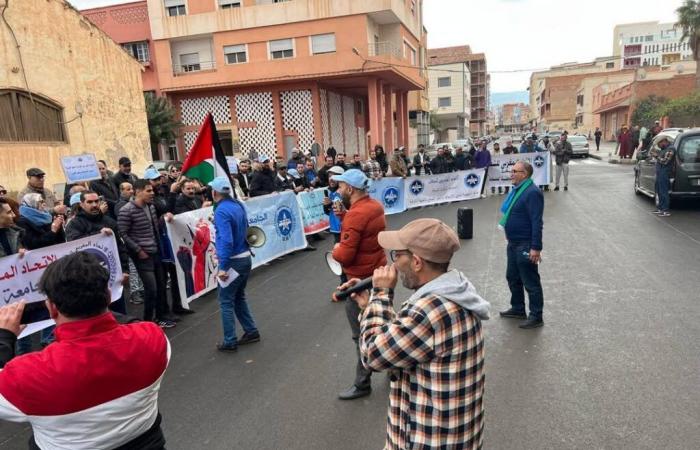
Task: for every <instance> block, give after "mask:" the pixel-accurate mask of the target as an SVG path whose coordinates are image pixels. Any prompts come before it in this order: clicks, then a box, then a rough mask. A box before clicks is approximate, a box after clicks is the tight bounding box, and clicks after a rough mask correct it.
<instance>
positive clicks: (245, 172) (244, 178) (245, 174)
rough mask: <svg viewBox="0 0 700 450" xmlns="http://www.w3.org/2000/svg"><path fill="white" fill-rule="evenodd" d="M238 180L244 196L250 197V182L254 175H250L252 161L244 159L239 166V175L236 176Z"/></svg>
mask: <svg viewBox="0 0 700 450" xmlns="http://www.w3.org/2000/svg"><path fill="white" fill-rule="evenodd" d="M235 178H236V179H237V180H238V187H240V188H241V191H242V192H243V195H244V196H246V197H250V182H251V179H252V175H251V173H250V160H248V159H244V160H243V161H241V162H240V164H238V173H237V174H236V175H235Z"/></svg>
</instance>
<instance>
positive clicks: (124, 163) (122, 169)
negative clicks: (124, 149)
mask: <svg viewBox="0 0 700 450" xmlns="http://www.w3.org/2000/svg"><path fill="white" fill-rule="evenodd" d="M124 182H126V183H131V185H132V186H133V185H134V183H135V182H136V176H135V175H134V174H132V173H131V160H130V159H129V158H127V157H126V156H122V157H121V158H119V172H117V173H115V174H114V176H112V183H114V186H116V187H117V189H119V186H120V185H121V184H122V183H124Z"/></svg>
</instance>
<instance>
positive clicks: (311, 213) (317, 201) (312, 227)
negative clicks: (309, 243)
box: [297, 189, 330, 235]
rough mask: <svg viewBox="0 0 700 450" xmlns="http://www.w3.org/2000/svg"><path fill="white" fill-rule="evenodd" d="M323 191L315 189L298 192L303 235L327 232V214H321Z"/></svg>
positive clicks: (328, 223) (328, 222)
mask: <svg viewBox="0 0 700 450" xmlns="http://www.w3.org/2000/svg"><path fill="white" fill-rule="evenodd" d="M324 190H325V189H315V190H313V191H308V192H299V194H298V195H297V201H298V202H299V208H300V209H301V215H302V217H303V218H304V234H307V235H308V234H314V233H318V232H320V231H323V230H327V229H328V227H329V226H330V221H329V219H328V214H326V213H324V212H323V198H324V193H323V191H324Z"/></svg>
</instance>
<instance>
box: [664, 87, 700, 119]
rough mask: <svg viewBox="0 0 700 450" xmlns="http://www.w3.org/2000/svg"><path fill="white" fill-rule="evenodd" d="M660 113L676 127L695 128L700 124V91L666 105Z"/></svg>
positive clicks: (670, 101)
mask: <svg viewBox="0 0 700 450" xmlns="http://www.w3.org/2000/svg"><path fill="white" fill-rule="evenodd" d="M659 112H661V114H662V115H664V116H668V118H669V120H670V121H671V124H672V125H673V126H674V127H693V126H697V125H698V124H700V91H696V92H694V93H692V94H690V95H686V96H685V97H680V98H675V99H673V100H669V101H668V102H666V103H664V104H663V105H662V106H661V108H660V110H659Z"/></svg>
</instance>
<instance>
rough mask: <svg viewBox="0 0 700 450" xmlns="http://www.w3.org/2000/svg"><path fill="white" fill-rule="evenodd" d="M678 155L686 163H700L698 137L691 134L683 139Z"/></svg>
mask: <svg viewBox="0 0 700 450" xmlns="http://www.w3.org/2000/svg"><path fill="white" fill-rule="evenodd" d="M678 156H679V157H680V160H681V161H683V162H686V163H700V137H698V136H692V137H689V138H686V139H684V140H683V144H682V145H681V148H680V151H679V152H678Z"/></svg>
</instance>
